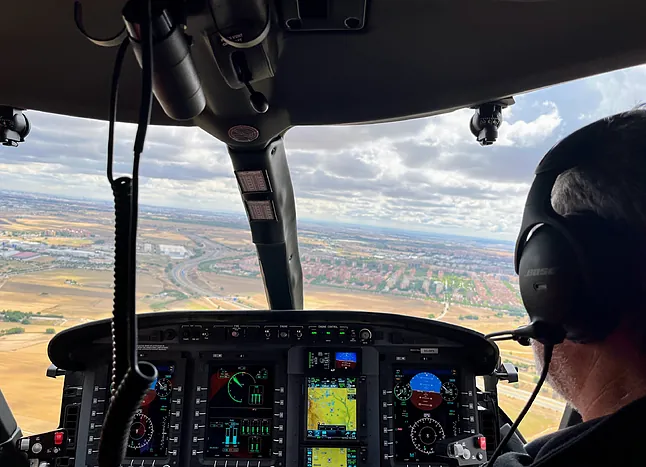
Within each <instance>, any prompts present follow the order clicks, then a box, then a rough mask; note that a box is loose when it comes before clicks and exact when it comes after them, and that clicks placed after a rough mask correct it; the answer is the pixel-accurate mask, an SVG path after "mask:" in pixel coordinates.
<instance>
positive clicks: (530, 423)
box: [500, 383, 562, 441]
mask: <svg viewBox="0 0 646 467" xmlns="http://www.w3.org/2000/svg"><path fill="white" fill-rule="evenodd" d="M503 384H504V383H503ZM524 406H525V401H523V400H518V399H513V398H511V397H504V396H502V395H501V396H500V407H501V408H502V410H504V411H505V413H506V414H507V415H509V417H510V418H511V419H512V420H515V419H516V417H517V416H518V414H519V413H520V411H521V410H522V408H523V407H524ZM561 416H562V414H561V413H559V412H556V411H555V410H550V409H547V408H544V407H540V406H538V405H533V406H532V408H531V409H530V410H529V413H528V414H527V415H526V416H525V418H524V419H523V421H522V422H520V427H519V430H520V432H521V433H522V434H523V436H524V437H525V439H527V440H528V441H529V440H532V439H535V438H538V437H539V436H542V435H546V434H548V433H552V432H553V431H556V430H557V429H558V427H559V422H560V421H561Z"/></svg>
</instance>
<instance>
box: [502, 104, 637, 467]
mask: <svg viewBox="0 0 646 467" xmlns="http://www.w3.org/2000/svg"><path fill="white" fill-rule="evenodd" d="M575 134H576V137H575V138H572V137H571V136H572V135H571V136H570V137H568V138H566V139H565V140H563V141H566V140H569V141H568V143H567V144H568V148H567V151H568V152H569V153H570V154H576V153H578V155H577V156H576V157H577V158H578V160H579V161H580V162H578V163H577V166H576V167H575V168H572V169H569V170H566V171H563V172H562V173H560V175H558V177H557V178H556V181H555V182H554V184H553V187H552V189H551V204H552V207H553V209H554V211H556V213H558V214H560V215H561V216H565V218H566V219H567V218H568V217H571V216H572V215H575V216H576V215H577V214H580V213H588V214H590V213H591V214H592V215H594V216H598V217H599V218H601V219H600V220H601V221H602V222H605V221H607V222H608V223H611V224H612V225H619V226H626V228H627V229H630V230H632V231H633V232H634V233H636V235H635V236H634V237H628V238H636V241H634V242H632V243H631V242H624V243H625V244H624V245H612V244H611V243H612V239H611V241H610V242H605V243H602V244H601V245H596V247H595V248H597V249H604V248H606V247H614V246H619V247H622V248H628V251H629V254H631V255H633V256H634V258H635V260H636V261H635V262H636V264H637V266H638V267H637V268H635V269H629V270H626V269H621V268H612V266H611V265H609V266H606V267H604V269H603V270H602V271H601V272H600V274H599V276H598V277H596V281H595V284H596V287H598V288H597V289H596V290H597V291H596V292H593V294H592V295H593V297H592V303H594V300H595V297H596V296H597V295H598V296H599V297H600V299H601V296H602V294H610V295H611V297H614V298H612V300H611V301H610V303H611V306H609V307H608V308H609V309H604V310H600V312H601V313H605V315H603V316H605V318H604V319H597V318H595V317H594V313H590V314H586V318H585V321H586V323H585V324H586V326H588V327H589V329H591V330H596V331H599V334H600V335H602V336H603V337H602V338H600V339H588V340H577V339H575V340H572V339H569V338H566V339H565V340H564V341H563V342H562V343H561V344H558V345H556V346H555V347H554V349H553V356H552V360H551V363H550V365H549V372H548V376H547V381H548V382H549V383H550V384H551V386H552V387H553V388H554V389H555V390H556V391H557V392H558V393H559V394H561V395H562V396H563V397H564V398H565V400H566V401H567V402H568V403H569V404H570V405H571V406H572V407H573V408H575V409H576V410H577V412H578V413H579V414H580V415H581V418H582V422H581V423H579V424H576V425H573V426H570V427H567V428H563V429H560V430H558V431H556V432H554V433H551V434H548V435H545V436H543V437H540V438H538V439H536V440H534V441H532V442H530V443H528V444H526V445H525V446H524V451H525V452H509V451H510V450H511V449H514V448H510V447H509V445H508V446H506V447H505V448H504V450H503V452H504V453H503V454H502V455H501V456H500V457H498V459H496V460H495V461H494V467H519V466H532V467H538V466H541V467H542V466H545V467H556V466H567V467H579V466H582V467H583V466H585V467H588V466H604V467H610V466H621V467H624V466H637V465H639V466H646V295H645V294H644V292H645V289H646V287H645V286H646V273H645V272H644V271H646V256H645V255H644V251H646V248H644V245H645V244H646V107H638V108H636V109H633V110H631V111H629V112H625V113H621V114H618V115H615V116H612V117H608V118H605V119H602V120H599V121H597V122H595V123H593V124H591V125H588V126H586V127H584V128H583V129H581V130H578V131H577V132H575ZM573 135H574V134H573ZM563 141H562V142H560V143H559V144H558V145H557V146H555V148H556V147H558V146H559V145H562V143H563ZM555 148H553V149H552V151H553V150H554V149H555ZM552 151H551V152H552ZM559 157H562V155H561V154H559ZM566 157H568V156H566ZM539 167H540V166H539ZM535 183H536V182H535ZM548 193H549V192H548ZM548 196H549V195H548ZM622 228H623V227H622ZM593 230H594V229H589V230H587V231H586V230H585V229H583V233H582V235H583V236H584V237H588V238H591V237H593V236H594V235H595V233H594V231H593ZM530 241H531V238H530V239H529V240H528V243H529V242H530ZM616 242H621V240H616ZM597 251H598V250H597ZM521 272H522V271H521ZM615 284H616V285H615ZM524 298H525V297H523V299H524ZM524 301H525V300H524ZM588 303H590V302H588ZM526 305H527V303H526ZM594 307H595V306H594V304H593V305H591V308H594ZM528 313H530V315H531V312H530V310H529V308H528ZM606 318H609V319H608V320H607V319H606ZM613 320H614V322H613ZM606 321H607V322H613V324H612V325H608V324H607V323H606ZM604 334H605V335H604ZM532 346H533V350H534V354H535V358H536V361H537V369H538V370H539V371H540V370H541V368H542V366H543V356H544V349H545V347H544V346H543V344H541V343H539V342H538V341H536V340H534V341H533V342H532ZM530 410H531V409H530ZM509 444H512V443H509ZM518 444H521V443H518ZM515 450H518V449H514V451H515ZM522 450H523V449H522V445H521V449H520V451H522ZM505 451H507V452H505Z"/></svg>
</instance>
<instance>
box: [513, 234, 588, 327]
mask: <svg viewBox="0 0 646 467" xmlns="http://www.w3.org/2000/svg"><path fill="white" fill-rule="evenodd" d="M518 276H519V277H518V280H519V286H520V294H521V297H522V300H523V304H524V305H525V309H526V310H527V313H528V314H529V317H530V320H531V321H532V322H534V321H544V322H546V323H549V324H553V325H560V326H562V327H563V328H564V329H565V330H566V331H570V332H568V338H570V337H575V336H574V335H573V334H574V333H575V331H576V330H575V329H571V325H572V324H573V321H574V320H573V317H574V316H575V315H576V310H577V307H578V306H580V305H581V303H580V301H581V300H582V298H583V296H584V294H583V293H582V292H583V288H584V285H583V277H582V272H581V270H580V268H579V261H578V259H577V257H576V254H575V252H574V251H573V249H572V247H571V245H570V243H569V241H568V240H567V239H566V238H565V236H563V235H562V234H561V233H560V232H559V231H558V230H557V229H556V228H555V227H553V226H550V225H547V224H543V225H541V226H539V227H538V228H536V229H535V230H534V231H533V232H532V233H531V235H530V236H529V238H528V240H527V242H526V244H525V246H524V248H523V251H522V256H521V258H520V264H519V269H518ZM568 328H570V329H568Z"/></svg>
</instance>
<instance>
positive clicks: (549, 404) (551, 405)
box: [498, 383, 565, 413]
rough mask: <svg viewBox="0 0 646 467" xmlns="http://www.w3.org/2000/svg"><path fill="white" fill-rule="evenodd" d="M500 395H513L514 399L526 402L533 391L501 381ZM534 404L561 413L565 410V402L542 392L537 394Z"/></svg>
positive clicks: (499, 385) (499, 386)
mask: <svg viewBox="0 0 646 467" xmlns="http://www.w3.org/2000/svg"><path fill="white" fill-rule="evenodd" d="M498 395H499V396H498V397H500V396H501V395H504V396H506V397H512V398H514V399H520V400H522V401H523V402H526V401H527V400H528V399H529V396H530V395H531V393H530V392H529V391H525V390H523V389H516V388H515V387H513V386H509V385H507V383H500V384H498ZM534 405H538V406H540V407H544V408H546V409H550V410H556V411H557V412H559V413H562V412H563V410H565V402H561V401H557V400H554V399H552V398H551V397H545V396H541V395H540V394H539V395H538V396H536V400H535V401H534ZM530 410H531V409H530Z"/></svg>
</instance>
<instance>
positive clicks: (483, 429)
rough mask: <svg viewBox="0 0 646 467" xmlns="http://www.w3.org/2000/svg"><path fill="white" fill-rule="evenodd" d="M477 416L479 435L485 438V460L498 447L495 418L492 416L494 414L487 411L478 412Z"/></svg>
mask: <svg viewBox="0 0 646 467" xmlns="http://www.w3.org/2000/svg"><path fill="white" fill-rule="evenodd" d="M481 409H482V408H481ZM478 415H479V418H480V433H482V435H484V437H485V438H487V458H489V457H491V455H492V454H493V450H494V449H495V448H496V446H497V445H498V428H497V426H496V425H497V423H496V416H495V415H494V412H493V411H492V410H489V409H483V410H478Z"/></svg>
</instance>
